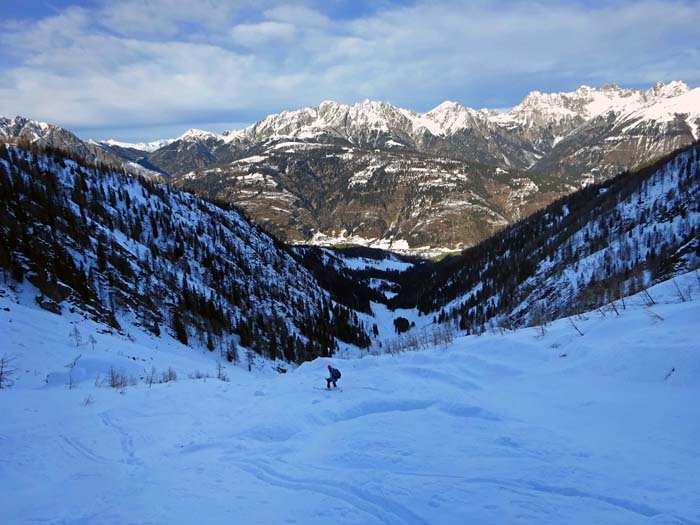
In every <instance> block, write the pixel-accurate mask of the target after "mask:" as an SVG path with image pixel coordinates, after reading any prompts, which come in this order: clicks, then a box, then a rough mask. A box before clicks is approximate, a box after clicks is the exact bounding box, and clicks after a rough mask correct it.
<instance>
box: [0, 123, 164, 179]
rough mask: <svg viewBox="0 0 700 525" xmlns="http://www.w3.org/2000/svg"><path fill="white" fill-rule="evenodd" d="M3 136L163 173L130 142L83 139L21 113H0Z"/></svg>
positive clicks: (130, 168)
mask: <svg viewBox="0 0 700 525" xmlns="http://www.w3.org/2000/svg"><path fill="white" fill-rule="evenodd" d="M3 138H4V139H20V140H25V141H27V143H28V144H33V145H35V146H39V147H42V148H54V149H58V150H61V151H63V152H65V153H69V154H72V155H75V156H76V157H77V158H80V159H85V160H87V161H89V162H96V163H100V164H104V165H106V166H112V167H114V168H122V169H124V170H125V171H127V172H129V173H133V174H136V175H141V176H144V177H149V178H160V177H161V176H162V175H163V174H162V173H159V172H158V170H157V168H155V167H154V166H152V165H150V164H148V162H147V161H145V155H146V152H145V151H142V150H137V149H133V148H131V146H132V145H131V144H125V143H117V142H115V141H107V142H104V143H100V142H95V141H92V140H88V141H83V140H81V139H79V138H78V137H77V136H76V135H74V134H73V133H71V132H70V131H68V130H67V129H64V128H61V127H58V126H54V125H52V124H47V123H46V122H39V121H37V120H30V119H28V118H25V117H19V116H18V117H15V118H12V119H10V118H5V117H0V139H3ZM166 142H167V141H157V142H154V143H152V146H153V147H154V148H156V147H162V145H163V144H164V143H166Z"/></svg>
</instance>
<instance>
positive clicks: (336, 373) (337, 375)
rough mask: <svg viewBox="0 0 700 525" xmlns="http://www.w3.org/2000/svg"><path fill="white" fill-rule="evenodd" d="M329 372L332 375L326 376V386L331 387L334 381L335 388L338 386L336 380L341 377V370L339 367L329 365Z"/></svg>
mask: <svg viewBox="0 0 700 525" xmlns="http://www.w3.org/2000/svg"><path fill="white" fill-rule="evenodd" d="M328 374H329V375H330V377H327V378H326V388H330V387H331V383H333V388H338V385H337V384H336V381H338V379H340V370H338V369H337V368H333V367H332V366H331V365H328Z"/></svg>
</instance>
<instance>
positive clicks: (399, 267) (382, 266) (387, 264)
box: [342, 257, 413, 272]
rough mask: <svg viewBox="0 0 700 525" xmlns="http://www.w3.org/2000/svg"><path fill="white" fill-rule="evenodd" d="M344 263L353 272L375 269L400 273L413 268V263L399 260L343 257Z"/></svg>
mask: <svg viewBox="0 0 700 525" xmlns="http://www.w3.org/2000/svg"><path fill="white" fill-rule="evenodd" d="M342 260H343V262H344V263H345V266H347V267H348V268H350V269H352V270H365V269H370V268H371V269H375V270H383V271H386V270H396V271H399V272H404V271H406V270H408V269H409V268H411V267H413V263H410V262H405V261H400V260H398V259H393V258H392V259H390V258H387V259H368V258H366V257H343V258H342Z"/></svg>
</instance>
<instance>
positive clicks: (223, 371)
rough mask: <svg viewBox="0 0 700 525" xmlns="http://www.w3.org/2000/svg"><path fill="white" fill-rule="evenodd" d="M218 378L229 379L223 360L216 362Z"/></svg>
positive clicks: (221, 379)
mask: <svg viewBox="0 0 700 525" xmlns="http://www.w3.org/2000/svg"><path fill="white" fill-rule="evenodd" d="M216 378H217V379H218V380H219V381H228V376H227V375H226V367H224V364H223V363H222V362H221V361H217V362H216Z"/></svg>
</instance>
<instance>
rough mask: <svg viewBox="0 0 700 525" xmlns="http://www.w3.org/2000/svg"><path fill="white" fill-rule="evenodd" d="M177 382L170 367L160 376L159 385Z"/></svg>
mask: <svg viewBox="0 0 700 525" xmlns="http://www.w3.org/2000/svg"><path fill="white" fill-rule="evenodd" d="M176 380H177V372H175V370H173V368H172V367H168V369H167V370H166V371H165V372H163V373H162V374H161V380H160V382H161V383H169V382H170V381H176Z"/></svg>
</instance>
